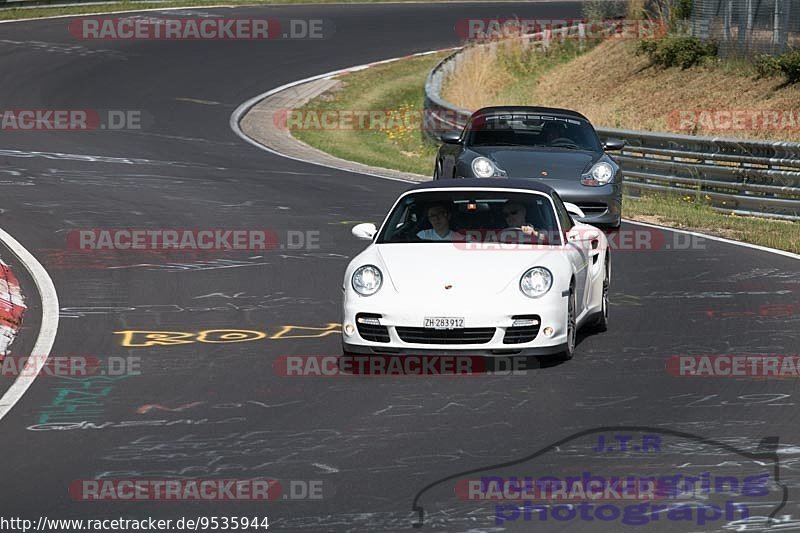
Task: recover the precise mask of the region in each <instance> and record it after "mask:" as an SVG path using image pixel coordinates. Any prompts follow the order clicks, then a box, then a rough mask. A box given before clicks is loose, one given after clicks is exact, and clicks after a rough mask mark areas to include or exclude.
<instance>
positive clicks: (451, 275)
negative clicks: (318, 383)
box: [342, 179, 611, 359]
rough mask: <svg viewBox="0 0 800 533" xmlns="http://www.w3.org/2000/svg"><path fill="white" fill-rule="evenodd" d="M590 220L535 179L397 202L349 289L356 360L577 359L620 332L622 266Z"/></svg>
mask: <svg viewBox="0 0 800 533" xmlns="http://www.w3.org/2000/svg"><path fill="white" fill-rule="evenodd" d="M570 213H572V214H574V215H575V216H576V217H582V216H583V213H581V210H580V209H579V208H578V207H577V206H574V205H572V204H564V203H563V202H562V201H561V199H560V198H559V197H558V194H557V193H556V192H555V191H554V190H553V189H551V188H550V187H548V186H547V185H544V184H541V183H539V182H535V181H531V180H510V179H481V180H470V181H469V182H467V181H465V180H452V181H448V182H444V183H443V182H441V181H437V182H432V183H426V184H423V185H418V186H415V187H412V188H411V189H409V190H408V191H406V192H405V193H403V194H402V195H400V197H399V198H398V199H397V201H396V202H395V204H394V206H393V207H392V209H391V211H390V213H389V215H388V216H387V217H386V220H384V222H383V225H382V226H381V227H380V229H378V228H376V227H375V225H374V224H370V223H364V224H359V225H357V226H355V227H354V228H353V234H354V235H355V236H356V237H359V238H361V239H365V240H370V241H372V243H371V244H370V245H369V246H368V247H367V248H366V249H365V250H364V251H363V252H361V253H360V254H359V255H357V256H356V257H355V258H354V259H353V260H352V261H351V262H350V264H349V265H348V267H347V270H346V272H345V276H344V283H343V286H342V289H343V291H344V305H343V307H344V317H343V320H342V340H343V349H344V353H345V354H398V355H402V354H413V355H436V354H444V353H447V354H451V355H459V354H464V355H546V354H561V355H562V356H563V357H564V358H566V359H570V358H572V357H573V355H574V353H575V344H576V343H575V339H576V333H577V331H578V329H579V328H581V327H583V326H584V325H592V326H593V327H594V328H597V329H598V330H601V331H604V330H605V329H606V327H607V323H608V286H609V282H610V279H611V258H610V252H609V248H608V242H607V240H606V236H605V235H604V234H603V232H602V231H600V230H599V229H597V228H595V227H593V226H589V225H586V224H581V223H578V222H575V221H574V220H573V219H572V217H571V215H570Z"/></svg>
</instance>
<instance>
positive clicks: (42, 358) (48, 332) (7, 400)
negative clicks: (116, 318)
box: [0, 229, 59, 420]
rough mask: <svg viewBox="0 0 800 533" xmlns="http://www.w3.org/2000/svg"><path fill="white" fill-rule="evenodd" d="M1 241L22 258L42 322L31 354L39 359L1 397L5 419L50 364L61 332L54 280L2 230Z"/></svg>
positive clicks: (0, 407) (0, 413)
mask: <svg viewBox="0 0 800 533" xmlns="http://www.w3.org/2000/svg"><path fill="white" fill-rule="evenodd" d="M0 241H2V242H3V244H5V245H6V247H8V249H9V250H11V253H13V254H14V255H15V256H16V257H17V259H19V261H20V262H21V263H22V264H23V265H24V266H25V268H26V270H27V271H28V272H29V273H30V275H31V277H32V278H33V281H34V283H35V284H36V289H37V290H38V291H39V295H40V296H41V300H42V323H41V325H40V326H39V336H38V337H37V338H36V344H34V346H33V350H31V355H35V356H37V357H31V358H30V359H28V361H27V362H26V364H25V368H24V369H23V371H22V372H20V375H19V376H18V377H17V379H16V380H15V381H14V383H12V384H11V387H9V389H8V390H7V391H6V393H5V394H3V396H2V397H0V420H2V419H3V417H5V416H6V415H7V414H8V412H9V411H10V410H11V408H12V407H14V405H16V404H17V402H19V401H20V399H21V398H22V395H23V394H25V392H26V391H27V390H28V388H29V387H30V386H31V385H32V384H33V380H35V379H36V377H37V376H38V375H39V372H40V371H41V370H42V367H43V366H44V365H45V363H46V362H47V358H48V357H49V356H50V350H51V349H52V348H53V343H54V342H55V340H56V333H57V332H58V310H59V307H58V295H57V294H56V288H55V285H53V280H52V279H50V276H49V275H48V274H47V271H46V270H45V269H44V267H43V266H42V264H41V263H39V261H37V260H36V258H35V257H34V256H33V255H32V254H31V253H30V252H29V251H28V250H26V249H25V247H24V246H22V245H21V244H20V243H19V242H18V241H17V240H16V239H15V238H14V237H12V236H11V235H9V234H8V233H6V232H5V231H4V230H2V229H0Z"/></svg>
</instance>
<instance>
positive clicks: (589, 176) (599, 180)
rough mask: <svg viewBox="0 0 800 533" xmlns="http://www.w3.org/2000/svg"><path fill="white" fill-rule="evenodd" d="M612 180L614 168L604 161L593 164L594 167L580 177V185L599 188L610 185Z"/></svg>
mask: <svg viewBox="0 0 800 533" xmlns="http://www.w3.org/2000/svg"><path fill="white" fill-rule="evenodd" d="M613 179H614V167H612V166H611V165H610V164H608V163H606V162H605V161H600V162H599V163H595V165H594V166H593V167H592V168H591V169H590V170H589V172H587V173H586V174H584V175H583V176H582V179H581V183H582V184H584V185H589V186H594V187H599V186H601V185H606V184H607V183H611V181H612V180H613Z"/></svg>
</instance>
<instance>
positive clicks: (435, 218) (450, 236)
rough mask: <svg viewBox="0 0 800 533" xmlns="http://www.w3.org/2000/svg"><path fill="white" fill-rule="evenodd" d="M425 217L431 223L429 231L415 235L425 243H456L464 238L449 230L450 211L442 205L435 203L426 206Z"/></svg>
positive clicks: (425, 230)
mask: <svg viewBox="0 0 800 533" xmlns="http://www.w3.org/2000/svg"><path fill="white" fill-rule="evenodd" d="M425 215H426V216H427V217H428V221H429V222H430V223H431V228H430V229H424V230H422V231H420V232H418V233H417V237H419V238H420V239H425V240H426V241H458V240H463V239H464V236H463V235H461V234H459V233H456V232H455V231H453V230H451V229H450V216H451V215H450V209H449V208H448V206H447V205H446V204H444V203H435V204H431V205H429V206H428V208H427V209H426V210H425Z"/></svg>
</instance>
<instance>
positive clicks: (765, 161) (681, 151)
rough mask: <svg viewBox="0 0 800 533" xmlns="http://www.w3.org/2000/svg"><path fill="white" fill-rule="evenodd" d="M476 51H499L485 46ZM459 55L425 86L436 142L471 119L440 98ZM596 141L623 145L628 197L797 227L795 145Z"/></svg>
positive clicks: (651, 138)
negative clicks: (684, 200) (701, 202)
mask: <svg viewBox="0 0 800 533" xmlns="http://www.w3.org/2000/svg"><path fill="white" fill-rule="evenodd" d="M478 46H496V44H494V43H493V44H488V45H486V44H484V45H478ZM464 50H465V49H463V48H462V49H460V50H458V51H456V52H455V53H453V54H451V55H450V56H448V57H446V58H445V59H443V60H442V61H441V62H440V63H439V64H438V65H436V67H434V69H433V70H432V71H431V72H430V73H429V74H428V78H427V80H426V82H425V112H424V115H425V117H426V123H425V127H424V132H425V134H426V135H427V136H428V137H430V138H432V139H434V140H436V141H439V140H440V137H441V134H442V133H444V132H446V131H461V130H462V129H463V128H464V125H465V124H466V121H467V119H468V118H469V116H470V115H471V113H472V112H471V111H470V110H468V109H463V108H459V107H458V106H455V105H453V104H451V103H449V102H447V101H446V100H444V99H443V98H442V96H441V88H442V83H443V82H444V80H445V78H446V77H447V76H448V75H449V74H450V73H452V72H453V71H454V70H455V69H456V68H458V66H459V64H460V62H461V61H462V60H463V57H464V56H463V52H464ZM597 133H598V135H599V136H600V138H601V139H603V140H604V139H608V138H617V139H623V140H625V141H626V146H625V148H624V150H622V151H621V152H619V154H618V155H616V154H615V155H613V157H614V158H615V159H616V160H617V161H618V162H619V163H620V166H621V167H622V173H623V179H624V184H625V188H626V192H632V193H638V194H641V192H642V191H660V192H673V193H679V194H682V195H692V196H696V197H702V198H704V199H706V197H707V201H708V202H709V203H710V204H711V206H712V207H713V208H714V209H717V210H719V211H723V212H728V213H735V214H740V215H756V216H761V217H768V218H777V219H785V220H795V221H800V144H798V143H789V142H767V141H748V140H741V139H724V138H712V137H694V136H691V135H668V134H662V133H651V132H641V131H630V130H618V129H610V128H597Z"/></svg>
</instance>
